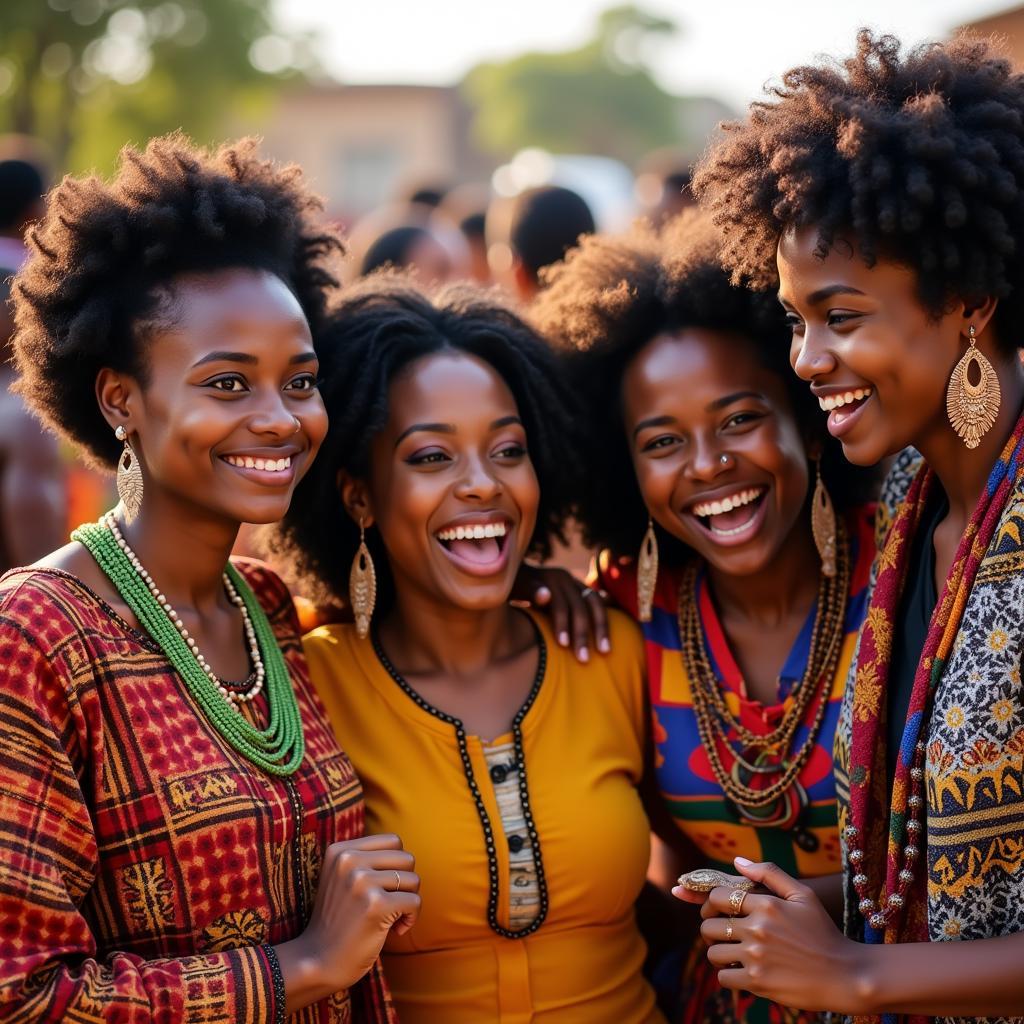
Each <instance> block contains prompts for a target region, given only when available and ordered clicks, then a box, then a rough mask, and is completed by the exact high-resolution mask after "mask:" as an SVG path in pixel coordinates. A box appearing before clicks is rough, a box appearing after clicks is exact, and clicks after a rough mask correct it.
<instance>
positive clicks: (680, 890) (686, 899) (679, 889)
mask: <svg viewBox="0 0 1024 1024" xmlns="http://www.w3.org/2000/svg"><path fill="white" fill-rule="evenodd" d="M722 874H725V872H722ZM725 877H726V878H730V879H732V880H733V885H732V886H731V887H730V886H726V887H724V888H725V891H726V892H732V890H733V888H735V887H736V886H737V885H739V884H740V883H741V882H745V881H747V879H745V878H744V877H743V875H725ZM750 891H751V892H760V893H765V892H768V891H769V890H768V889H766V888H765V887H764V886H763V885H758V886H757V887H756V888H754V889H751V890H750ZM712 892H714V890H711V891H709V892H696V891H694V890H693V889H687V888H686V886H685V885H674V886H673V887H672V895H673V896H675V898H676V899H677V900H682V901H683V903H695V904H697V906H699V907H703V906H707V902H708V897H710V895H711V893H712Z"/></svg>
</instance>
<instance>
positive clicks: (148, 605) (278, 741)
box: [71, 512, 305, 776]
mask: <svg viewBox="0 0 1024 1024" xmlns="http://www.w3.org/2000/svg"><path fill="white" fill-rule="evenodd" d="M71 537H72V539H73V540H77V541H78V542H79V543H80V544H82V545H83V546H84V547H85V548H86V549H88V551H89V553H90V554H91V555H92V556H93V558H94V559H95V560H96V563H97V564H98V565H99V567H100V568H101V569H102V570H103V572H104V573H106V575H107V576H108V577H109V579H110V581H111V582H112V583H113V584H114V586H115V587H116V588H117V592H118V593H119V594H120V595H121V597H123V598H124V601H125V603H126V604H127V605H128V607H129V608H131V610H132V611H133V612H134V613H135V615H136V617H137V618H138V620H139V622H140V623H141V624H142V626H143V628H144V629H145V630H146V631H147V632H148V633H149V635H150V636H151V637H152V638H153V639H154V640H155V641H156V643H157V644H158V645H159V646H160V648H161V650H162V651H163V652H164V654H165V655H166V657H167V660H168V661H170V663H171V665H172V666H173V667H174V669H175V670H176V671H177V673H178V675H179V676H181V678H182V680H183V681H184V683H185V686H186V687H187V689H188V691H189V693H190V694H191V696H192V697H193V698H194V699H195V701H196V703H197V704H198V705H199V706H200V707H201V708H202V709H203V711H204V712H205V713H206V715H207V717H208V718H209V719H210V721H211V723H212V724H213V726H214V727H215V728H216V729H217V731H218V732H219V733H220V735H221V736H222V737H223V738H224V740H225V741H226V742H227V743H228V744H230V746H231V747H232V748H233V749H234V750H235V751H237V752H238V753H239V754H241V755H242V757H244V758H246V759H247V760H249V761H251V762H252V763H253V764H255V765H256V766H257V767H259V768H261V769H262V770H263V771H265V772H267V773H268V774H269V775H275V776H288V775H291V774H293V773H294V772H295V770H296V769H297V768H298V767H299V765H300V764H301V762H302V758H303V757H304V755H305V740H304V737H303V734H302V719H301V717H300V714H299V707H298V702H297V701H296V699H295V693H294V691H293V689H292V684H291V678H290V676H289V674H288V666H287V665H286V664H285V660H284V656H283V655H282V653H281V649H280V648H279V647H278V644H277V638H276V637H275V636H274V631H273V629H272V627H271V625H270V621H269V620H268V619H267V616H266V613H265V612H264V611H263V608H262V607H261V606H260V604H259V601H257V600H256V596H255V594H253V592H252V590H251V588H250V587H249V585H248V584H247V583H246V582H245V580H244V579H243V578H242V576H241V575H240V574H239V572H238V570H237V569H235V567H234V566H233V565H231V564H230V563H229V564H228V565H227V566H226V568H225V571H224V576H223V581H224V590H225V592H226V593H227V595H228V598H229V599H230V600H231V602H232V603H233V604H234V605H235V606H236V607H237V608H238V609H239V611H240V613H241V615H242V622H243V625H244V631H245V637H246V643H247V645H248V649H249V656H250V658H251V659H252V663H253V673H252V675H251V676H250V679H251V680H252V682H251V683H250V682H249V680H248V679H247V680H246V682H245V684H244V687H243V688H239V687H233V686H232V685H231V684H228V683H225V682H224V681H223V680H221V679H220V678H219V677H218V676H217V675H216V674H215V673H214V671H213V669H212V668H211V667H210V665H209V663H208V662H207V660H206V659H205V658H204V657H203V655H202V653H201V652H200V651H199V649H198V646H197V644H196V642H195V640H194V639H193V637H192V636H190V634H189V632H188V630H187V629H186V628H185V625H184V623H183V622H182V621H181V617H180V616H179V615H178V613H177V612H176V611H175V610H174V608H173V607H172V606H171V604H170V602H169V601H168V600H167V598H166V597H165V596H164V594H163V593H162V591H161V590H160V588H159V587H158V586H157V585H156V583H155V582H154V580H153V578H152V576H150V574H149V573H148V572H147V571H146V569H145V567H144V566H143V565H142V563H141V561H140V560H139V558H138V556H137V555H136V554H135V552H134V551H133V550H132V549H131V547H129V545H128V542H127V541H126V540H125V538H124V535H123V534H122V533H121V531H120V529H119V527H118V525H117V521H116V519H115V518H114V515H113V513H112V512H107V513H106V514H105V515H104V516H102V517H101V519H100V521H99V522H98V523H87V524H84V525H83V526H80V527H79V528H78V529H77V530H75V531H74V533H72V535H71ZM264 689H265V690H266V695H267V707H268V711H269V715H268V718H269V721H268V725H267V728H266V729H258V728H257V727H256V726H254V725H252V724H251V723H250V722H249V721H248V720H247V719H246V718H245V717H243V715H242V714H241V709H240V706H241V705H243V704H246V703H248V702H249V701H251V700H253V698H255V697H256V696H257V695H258V694H260V693H261V692H263V691H264Z"/></svg>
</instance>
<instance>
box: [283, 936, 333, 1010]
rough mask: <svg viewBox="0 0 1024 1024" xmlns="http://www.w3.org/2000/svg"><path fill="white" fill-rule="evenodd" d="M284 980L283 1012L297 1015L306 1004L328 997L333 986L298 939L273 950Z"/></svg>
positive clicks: (305, 946) (306, 946)
mask: <svg viewBox="0 0 1024 1024" xmlns="http://www.w3.org/2000/svg"><path fill="white" fill-rule="evenodd" d="M274 952H275V953H276V954H277V962H278V963H279V964H280V966H281V976H282V977H283V978H284V992H285V1013H287V1014H293V1013H297V1012H298V1011H299V1010H301V1009H302V1008H303V1007H306V1006H309V1005H310V1003H315V1002H318V1001H319V1000H321V999H326V998H327V997H328V996H330V995H332V994H333V993H334V991H335V988H336V986H331V984H330V983H329V982H328V981H327V980H326V979H325V978H324V974H323V971H322V970H320V968H319V966H318V964H317V962H316V960H315V959H314V958H313V957H312V956H310V955H309V948H308V944H307V943H306V942H305V941H304V940H303V939H302V938H301V937H300V938H298V939H292V940H291V941H290V942H282V943H281V945H280V946H275V947H274Z"/></svg>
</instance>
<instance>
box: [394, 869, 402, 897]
mask: <svg viewBox="0 0 1024 1024" xmlns="http://www.w3.org/2000/svg"><path fill="white" fill-rule="evenodd" d="M401 891H402V876H401V875H400V874H399V873H398V872H397V871H396V872H395V892H401Z"/></svg>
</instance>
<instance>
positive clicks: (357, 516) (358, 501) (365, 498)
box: [335, 469, 374, 529]
mask: <svg viewBox="0 0 1024 1024" xmlns="http://www.w3.org/2000/svg"><path fill="white" fill-rule="evenodd" d="M335 485H336V486H337V488H338V495H339V496H340V498H341V504H342V505H343V506H344V509H345V511H346V512H347V513H348V515H349V517H350V518H351V520H352V521H353V522H354V523H360V522H361V523H362V524H363V526H364V527H366V528H367V529H369V527H371V526H372V525H373V522H374V515H373V504H372V502H371V501H370V492H369V488H368V487H367V486H366V483H365V481H363V480H359V479H357V478H356V477H354V476H352V475H351V474H350V473H349V472H348V470H346V469H339V470H338V475H337V478H336V481H335Z"/></svg>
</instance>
